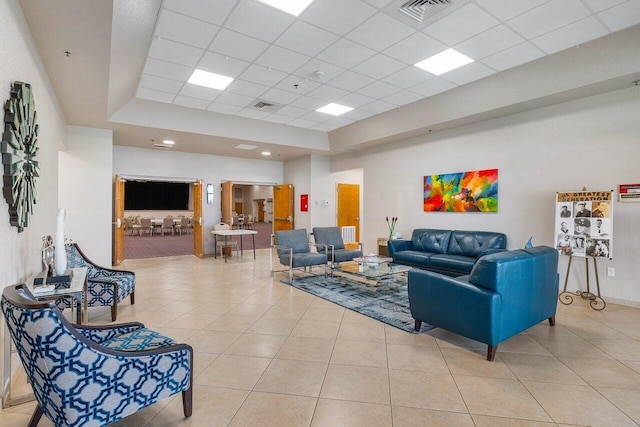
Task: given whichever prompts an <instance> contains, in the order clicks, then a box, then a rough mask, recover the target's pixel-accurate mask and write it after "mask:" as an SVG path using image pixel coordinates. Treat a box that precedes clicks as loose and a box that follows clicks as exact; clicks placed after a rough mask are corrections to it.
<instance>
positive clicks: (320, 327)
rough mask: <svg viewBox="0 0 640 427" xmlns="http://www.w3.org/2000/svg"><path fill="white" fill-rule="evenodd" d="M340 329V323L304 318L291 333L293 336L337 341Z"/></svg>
mask: <svg viewBox="0 0 640 427" xmlns="http://www.w3.org/2000/svg"><path fill="white" fill-rule="evenodd" d="M307 313H308V312H307ZM339 329H340V322H331V321H321V320H319V321H314V320H305V317H304V316H303V317H302V319H301V320H300V321H299V322H298V323H297V324H296V327H295V328H293V331H291V336H293V337H308V338H326V339H335V338H336V337H337V336H338V330H339Z"/></svg>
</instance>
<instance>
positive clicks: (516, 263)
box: [408, 246, 558, 361]
mask: <svg viewBox="0 0 640 427" xmlns="http://www.w3.org/2000/svg"><path fill="white" fill-rule="evenodd" d="M408 291H409V304H410V306H411V316H412V317H413V318H414V319H415V329H416V330H420V326H421V325H422V322H426V323H429V324H430V325H433V326H437V327H440V328H443V329H446V330H448V331H451V332H454V333H456V334H459V335H462V336H465V337H467V338H471V339H473V340H476V341H480V342H482V343H485V344H487V345H488V349H487V360H489V361H492V360H493V359H494V357H495V354H496V350H497V348H498V343H500V342H502V341H504V340H506V339H507V338H509V337H511V336H513V335H516V334H518V333H520V332H522V331H524V330H526V329H528V328H530V327H531V326H534V325H536V324H537V323H539V322H541V321H543V320H547V319H548V320H549V324H550V325H551V326H553V325H554V323H555V315H556V307H557V302H558V251H556V250H555V249H553V248H550V247H548V246H537V247H534V248H531V249H519V250H515V251H504V252H500V253H495V254H491V255H487V256H484V257H482V258H481V259H479V260H478V262H477V263H476V265H475V266H474V267H473V270H472V271H471V274H470V275H467V276H459V277H449V276H445V275H443V274H439V273H434V272H432V271H427V270H420V269H416V268H414V269H411V271H409V284H408Z"/></svg>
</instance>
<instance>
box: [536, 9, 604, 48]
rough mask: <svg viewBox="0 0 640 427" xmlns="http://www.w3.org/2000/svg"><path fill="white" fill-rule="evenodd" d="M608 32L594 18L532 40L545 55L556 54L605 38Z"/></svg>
mask: <svg viewBox="0 0 640 427" xmlns="http://www.w3.org/2000/svg"><path fill="white" fill-rule="evenodd" d="M606 34H607V30H606V29H605V28H604V27H603V26H602V24H601V23H600V22H598V20H597V19H596V18H594V17H592V16H590V17H588V18H586V19H583V20H581V21H578V22H574V23H573V24H570V25H567V26H566V27H562V28H559V29H557V30H555V31H552V32H550V33H547V34H545V35H543V36H540V37H537V38H535V39H533V40H531V43H533V44H534V45H536V46H538V47H539V48H540V49H542V50H543V51H544V52H545V53H547V54H549V53H554V52H558V51H560V50H564V49H567V48H569V47H574V46H576V45H579V44H580V43H584V42H587V41H589V40H593V39H595V38H598V37H601V36H604V35H606Z"/></svg>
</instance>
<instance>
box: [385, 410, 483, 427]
mask: <svg viewBox="0 0 640 427" xmlns="http://www.w3.org/2000/svg"><path fill="white" fill-rule="evenodd" d="M392 411H393V427H425V426H429V427H451V426H456V427H474V424H473V420H472V419H471V416H470V415H469V414H463V413H458V412H447V411H434V410H431V409H419V408H406V407H403V406H393V407H392Z"/></svg>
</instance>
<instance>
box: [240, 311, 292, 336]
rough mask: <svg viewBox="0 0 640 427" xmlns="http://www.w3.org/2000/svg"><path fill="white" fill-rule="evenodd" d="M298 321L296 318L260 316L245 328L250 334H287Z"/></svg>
mask: <svg viewBox="0 0 640 427" xmlns="http://www.w3.org/2000/svg"><path fill="white" fill-rule="evenodd" d="M297 323H298V320H297V319H281V318H272V317H264V316H263V317H261V318H259V319H258V320H256V322H255V323H254V324H253V325H251V327H250V328H249V329H248V330H247V332H248V333H251V334H265V335H284V336H288V335H289V334H291V331H293V328H295V327H296V324H297Z"/></svg>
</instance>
